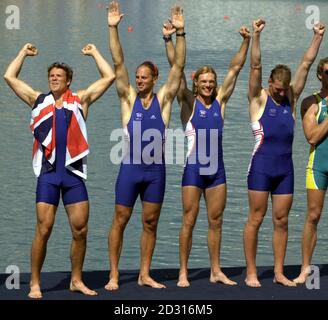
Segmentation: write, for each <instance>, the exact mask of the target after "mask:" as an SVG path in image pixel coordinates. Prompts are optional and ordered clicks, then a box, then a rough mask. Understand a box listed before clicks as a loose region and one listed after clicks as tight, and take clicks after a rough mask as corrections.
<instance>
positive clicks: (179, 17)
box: [158, 6, 186, 125]
mask: <svg viewBox="0 0 328 320" xmlns="http://www.w3.org/2000/svg"><path fill="white" fill-rule="evenodd" d="M171 21H172V25H173V27H174V28H175V29H176V39H177V40H176V48H175V54H174V60H173V64H172V67H171V69H170V71H169V74H168V78H167V81H166V83H165V85H164V86H162V88H161V89H160V90H159V92H158V99H159V101H160V105H161V108H162V117H163V119H164V122H165V124H166V125H168V123H169V120H170V115H171V107H172V102H173V99H174V97H175V96H176V94H177V92H178V89H179V86H180V82H181V78H182V74H183V69H184V65H185V60H186V42H185V32H184V16H183V10H182V8H181V7H179V6H175V7H173V8H172V9H171Z"/></svg>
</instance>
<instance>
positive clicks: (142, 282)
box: [138, 275, 166, 289]
mask: <svg viewBox="0 0 328 320" xmlns="http://www.w3.org/2000/svg"><path fill="white" fill-rule="evenodd" d="M138 285H139V286H149V287H152V288H155V289H164V288H166V286H165V285H164V284H161V283H159V282H156V281H155V280H154V279H152V278H151V277H150V276H145V277H144V276H141V275H139V278H138Z"/></svg>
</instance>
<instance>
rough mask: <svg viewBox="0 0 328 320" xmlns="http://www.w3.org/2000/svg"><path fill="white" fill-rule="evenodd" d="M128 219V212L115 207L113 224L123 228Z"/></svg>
mask: <svg viewBox="0 0 328 320" xmlns="http://www.w3.org/2000/svg"><path fill="white" fill-rule="evenodd" d="M129 219H130V213H129V212H128V211H127V210H124V209H121V208H119V209H116V211H115V216H114V221H113V222H114V224H115V225H116V226H119V227H121V228H125V227H126V225H127V223H128V222H129Z"/></svg>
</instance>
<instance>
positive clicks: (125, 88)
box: [108, 1, 132, 104]
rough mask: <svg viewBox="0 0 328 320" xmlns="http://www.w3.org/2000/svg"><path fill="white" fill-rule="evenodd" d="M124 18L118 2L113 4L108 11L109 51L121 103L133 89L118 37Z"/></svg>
mask: <svg viewBox="0 0 328 320" xmlns="http://www.w3.org/2000/svg"><path fill="white" fill-rule="evenodd" d="M123 16H124V15H123V14H121V12H120V8H119V4H118V2H116V1H113V2H111V3H110V5H109V10H108V26H109V49H110V52H111V55H112V59H113V63H114V67H115V76H116V89H117V93H118V95H119V98H120V100H121V103H122V102H127V101H128V100H129V96H130V91H131V89H132V88H131V86H130V81H129V74H128V70H127V68H126V66H125V64H124V55H123V50H122V46H121V43H120V39H119V35H118V25H119V23H120V21H121V19H122V18H123ZM128 104H129V103H128Z"/></svg>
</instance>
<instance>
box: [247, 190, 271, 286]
mask: <svg viewBox="0 0 328 320" xmlns="http://www.w3.org/2000/svg"><path fill="white" fill-rule="evenodd" d="M268 197H269V192H265V191H253V190H248V201H249V215H248V220H247V223H246V225H245V228H244V252H245V258H246V267H247V276H246V279H245V283H246V285H247V286H249V287H260V286H261V284H260V281H259V280H258V278H257V271H256V251H257V236H258V232H259V229H260V226H261V224H262V222H263V218H264V216H265V214H266V211H267V208H268Z"/></svg>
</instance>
